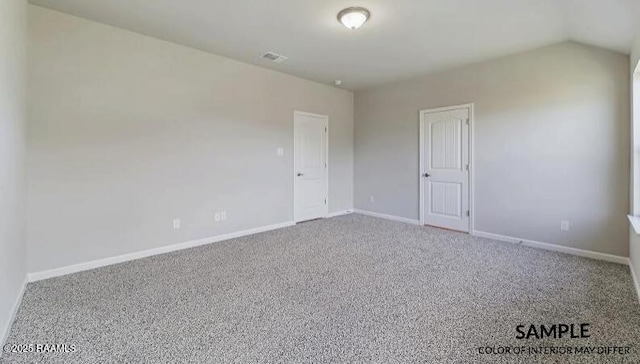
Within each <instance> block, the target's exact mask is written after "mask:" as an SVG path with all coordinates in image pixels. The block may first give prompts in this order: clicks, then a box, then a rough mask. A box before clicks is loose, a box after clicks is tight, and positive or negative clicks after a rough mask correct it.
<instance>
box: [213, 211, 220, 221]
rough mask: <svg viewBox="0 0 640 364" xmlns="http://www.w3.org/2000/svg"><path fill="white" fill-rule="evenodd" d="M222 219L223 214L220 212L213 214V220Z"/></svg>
mask: <svg viewBox="0 0 640 364" xmlns="http://www.w3.org/2000/svg"><path fill="white" fill-rule="evenodd" d="M221 219H222V216H220V213H219V212H216V213H215V214H213V221H215V222H219V221H220V220H221Z"/></svg>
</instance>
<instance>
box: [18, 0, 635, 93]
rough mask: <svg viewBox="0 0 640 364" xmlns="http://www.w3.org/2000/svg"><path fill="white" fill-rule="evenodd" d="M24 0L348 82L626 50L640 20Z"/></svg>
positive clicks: (548, 4)
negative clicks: (581, 48) (574, 50)
mask: <svg viewBox="0 0 640 364" xmlns="http://www.w3.org/2000/svg"><path fill="white" fill-rule="evenodd" d="M31 2H32V3H33V4H36V5H41V6H44V7H48V8H51V9H54V10H59V11H62V12H65V13H69V14H72V15H76V16H80V17H83V18H87V19H90V20H94V21H98V22H101V23H106V24H109V25H113V26H116V27H120V28H124V29H128V30H131V31H134V32H138V33H141V34H145V35H149V36H153V37H156V38H160V39H164V40H167V41H171V42H174V43H178V44H182V45H186V46H189V47H193V48H198V49H201V50H204V51H207V52H211V53H215V54H219V55H222V56H226V57H229V58H233V59H237V60H240V61H244V62H248V63H253V64H256V65H260V66H263V67H267V68H271V69H276V70H279V71H282V72H286V73H289V74H293V75H296V76H300V77H303V78H307V79H311V80H315V81H319V82H323V83H331V82H333V80H336V79H341V80H343V81H344V83H343V87H345V88H348V89H352V90H356V89H361V88H366V87H369V86H373V85H377V84H380V83H385V82H389V81H394V80H398V79H403V78H409V77H412V76H415V75H421V74H426V73H430V72H434V71H438V70H442V69H446V68H451V67H456V66H460V65H464V64H469V63H473V62H479V61H484V60H488V59H492V58H497V57H500V56H504V55H507V54H512V53H517V52H520V51H524V50H528V49H533V48H536V47H540V46H544V45H548V44H553V43H558V42H562V41H567V40H573V41H577V42H581V43H586V44H590V45H595V46H599V47H603V48H607V49H611V50H614V51H618V52H623V53H629V51H630V49H631V45H632V42H633V39H634V35H635V34H636V33H637V31H638V25H639V24H637V23H638V22H640V0H393V1H389V0H358V1H346V0H322V1H316V0H268V1H264V0H32V1H31ZM349 6H364V7H366V8H368V9H369V10H370V11H371V19H370V21H369V22H368V23H367V24H365V26H364V27H362V28H361V29H359V30H357V31H352V30H349V29H347V28H345V27H343V26H342V25H341V24H340V23H338V21H337V20H336V14H337V13H338V11H340V10H341V9H343V8H345V7H349ZM267 51H273V52H277V53H280V54H282V55H285V56H287V57H289V59H288V60H287V61H286V62H285V63H282V64H274V63H269V62H268V61H265V60H262V59H261V58H260V55H261V54H263V53H264V52H267Z"/></svg>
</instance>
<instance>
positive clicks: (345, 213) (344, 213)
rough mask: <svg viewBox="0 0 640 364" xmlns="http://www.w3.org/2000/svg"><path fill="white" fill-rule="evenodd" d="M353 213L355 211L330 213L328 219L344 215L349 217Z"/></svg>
mask: <svg viewBox="0 0 640 364" xmlns="http://www.w3.org/2000/svg"><path fill="white" fill-rule="evenodd" d="M351 213H353V210H342V211H335V212H330V213H329V215H328V217H336V216H342V215H349V214H351Z"/></svg>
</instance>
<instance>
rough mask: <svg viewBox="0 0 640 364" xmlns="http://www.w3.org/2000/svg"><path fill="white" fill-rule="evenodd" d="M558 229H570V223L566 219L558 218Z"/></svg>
mask: <svg viewBox="0 0 640 364" xmlns="http://www.w3.org/2000/svg"><path fill="white" fill-rule="evenodd" d="M560 230H562V231H569V230H571V223H570V222H569V221H568V220H560Z"/></svg>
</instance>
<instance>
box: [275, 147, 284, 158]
mask: <svg viewBox="0 0 640 364" xmlns="http://www.w3.org/2000/svg"><path fill="white" fill-rule="evenodd" d="M276 153H277V154H278V156H279V157H282V156H283V155H284V148H278V150H277V151H276Z"/></svg>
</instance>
